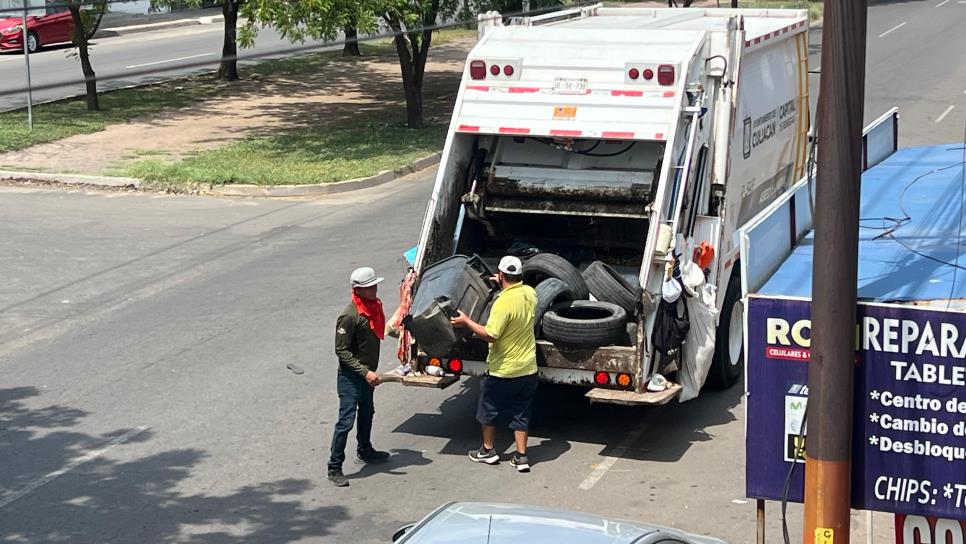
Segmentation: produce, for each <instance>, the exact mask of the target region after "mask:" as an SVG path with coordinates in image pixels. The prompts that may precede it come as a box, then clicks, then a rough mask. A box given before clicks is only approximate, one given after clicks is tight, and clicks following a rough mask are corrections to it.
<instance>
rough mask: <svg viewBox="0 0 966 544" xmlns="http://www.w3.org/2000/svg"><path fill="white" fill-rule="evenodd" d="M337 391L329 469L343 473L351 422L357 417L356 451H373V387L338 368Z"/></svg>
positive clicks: (358, 376)
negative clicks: (337, 411) (336, 408)
mask: <svg viewBox="0 0 966 544" xmlns="http://www.w3.org/2000/svg"><path fill="white" fill-rule="evenodd" d="M336 389H337V391H338V392H339V421H337V422H336V424H335V432H334V433H333V434H332V448H331V452H330V454H329V470H342V463H344V462H345V445H346V442H348V440H349V431H351V430H352V423H353V421H354V420H355V419H356V414H357V413H358V416H359V418H358V419H359V427H358V428H357V429H356V443H357V444H358V446H357V451H363V450H369V449H372V442H371V441H370V437H371V435H372V415H373V414H374V413H375V412H376V409H375V407H374V406H373V404H372V387H371V386H370V385H369V384H368V383H367V382H366V379H365V378H363V377H362V376H360V375H358V374H356V373H354V372H352V371H350V370H343V369H342V367H339V377H338V383H337V386H336Z"/></svg>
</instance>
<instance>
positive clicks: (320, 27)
mask: <svg viewBox="0 0 966 544" xmlns="http://www.w3.org/2000/svg"><path fill="white" fill-rule="evenodd" d="M456 6H457V0H304V1H301V2H290V1H287V0H249V1H248V2H246V3H245V5H244V6H243V13H244V15H245V17H247V19H248V24H247V26H246V27H245V29H244V32H243V37H244V38H243V43H245V41H246V40H248V39H253V38H254V36H255V33H256V32H257V26H258V25H268V26H271V27H274V28H275V29H277V30H278V31H279V32H280V33H281V34H282V36H283V37H286V38H288V39H289V40H292V41H304V40H305V39H306V38H313V39H320V40H332V39H334V38H335V37H336V35H337V34H338V32H339V31H340V30H343V29H345V28H346V27H347V26H353V25H355V27H356V28H357V29H358V31H360V32H372V31H374V30H376V23H377V21H378V22H381V23H382V24H384V25H386V26H388V27H389V28H390V29H391V30H392V31H393V32H394V34H395V36H394V38H393V43H394V45H395V48H396V54H397V56H398V57H399V68H400V72H401V74H402V81H403V94H404V95H405V97H406V123H407V125H408V126H409V127H410V128H422V127H423V75H424V74H425V71H426V59H427V57H428V55H429V47H430V45H431V44H432V40H433V34H432V31H433V28H434V27H435V25H436V23H437V20H438V19H439V17H440V15H448V14H451V13H452V12H453V11H454V10H455V8H456Z"/></svg>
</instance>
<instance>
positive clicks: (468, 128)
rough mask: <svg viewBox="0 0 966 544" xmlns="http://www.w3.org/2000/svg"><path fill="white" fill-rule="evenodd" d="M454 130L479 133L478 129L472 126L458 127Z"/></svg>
mask: <svg viewBox="0 0 966 544" xmlns="http://www.w3.org/2000/svg"><path fill="white" fill-rule="evenodd" d="M456 130H458V131H460V132H479V131H480V127H478V126H473V125H460V127H459V128H458V129H456Z"/></svg>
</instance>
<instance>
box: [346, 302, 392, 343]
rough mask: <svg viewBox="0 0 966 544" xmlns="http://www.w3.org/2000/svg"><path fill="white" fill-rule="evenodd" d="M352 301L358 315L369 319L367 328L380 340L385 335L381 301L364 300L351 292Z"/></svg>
mask: <svg viewBox="0 0 966 544" xmlns="http://www.w3.org/2000/svg"><path fill="white" fill-rule="evenodd" d="M352 303H353V304H355V306H356V311H358V312H359V315H361V316H362V317H365V318H366V319H368V320H369V328H370V329H372V333H373V334H375V335H376V338H378V339H380V340H382V339H383V338H384V337H385V336H386V314H385V313H384V312H383V311H382V301H381V300H379V299H378V298H377V299H375V300H366V299H364V298H362V297H360V296H359V295H357V294H356V292H355V291H353V292H352Z"/></svg>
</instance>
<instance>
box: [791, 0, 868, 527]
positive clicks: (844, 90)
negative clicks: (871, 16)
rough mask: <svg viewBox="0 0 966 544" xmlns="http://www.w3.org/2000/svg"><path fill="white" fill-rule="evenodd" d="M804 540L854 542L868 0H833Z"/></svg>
mask: <svg viewBox="0 0 966 544" xmlns="http://www.w3.org/2000/svg"><path fill="white" fill-rule="evenodd" d="M825 8H826V12H825V23H824V28H823V30H822V79H821V88H820V93H819V99H818V116H817V121H818V145H819V146H820V148H821V151H820V155H819V160H818V169H817V181H816V203H815V257H814V261H813V267H812V295H813V296H812V352H811V361H810V362H809V365H808V386H809V399H808V443H807V445H806V448H805V450H806V452H805V457H806V460H805V522H804V534H803V542H806V543H808V544H813V543H821V544H848V542H849V538H850V534H849V530H850V525H849V521H850V519H849V513H850V512H849V506H850V502H851V500H850V499H851V481H850V480H851V465H852V461H851V457H852V397H853V382H854V378H855V306H856V276H857V268H858V235H859V190H860V184H859V182H860V176H861V174H862V113H863V105H864V101H865V88H864V86H865V45H866V44H865V39H866V38H865V34H866V13H867V10H868V5H867V1H866V0H837V1H835V2H826V4H825Z"/></svg>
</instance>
